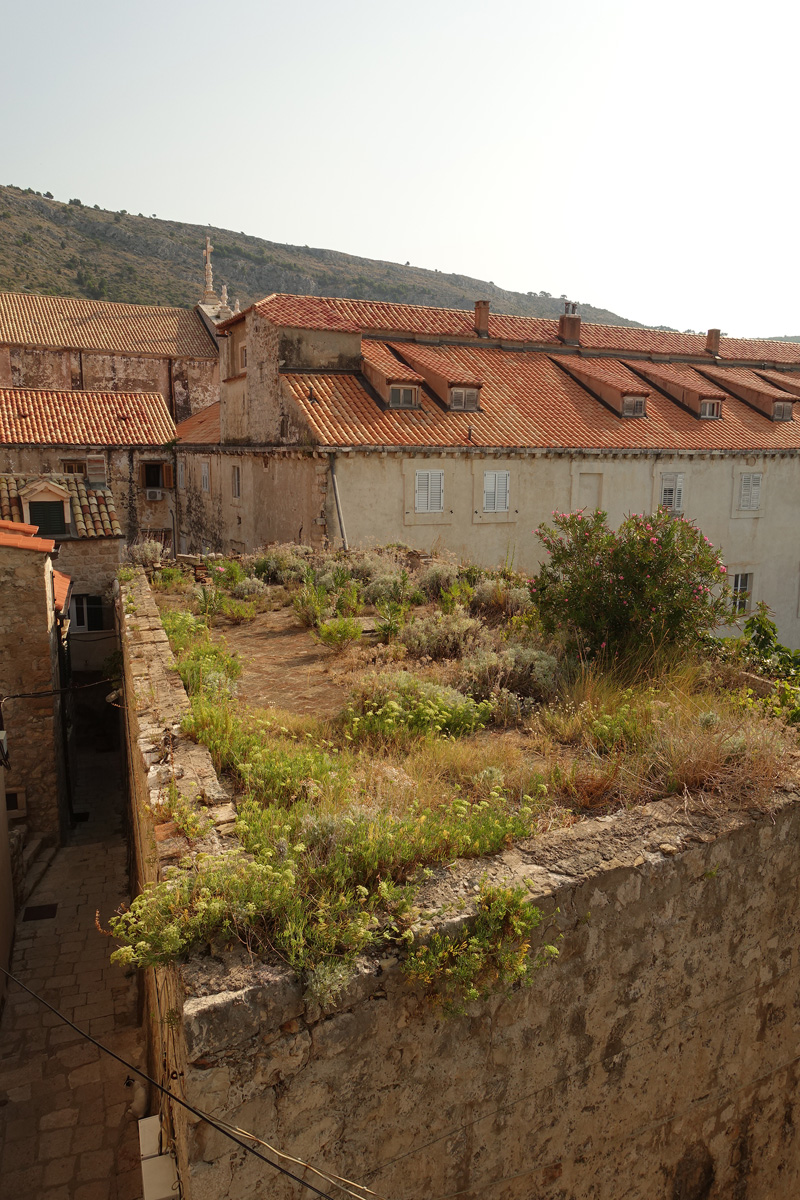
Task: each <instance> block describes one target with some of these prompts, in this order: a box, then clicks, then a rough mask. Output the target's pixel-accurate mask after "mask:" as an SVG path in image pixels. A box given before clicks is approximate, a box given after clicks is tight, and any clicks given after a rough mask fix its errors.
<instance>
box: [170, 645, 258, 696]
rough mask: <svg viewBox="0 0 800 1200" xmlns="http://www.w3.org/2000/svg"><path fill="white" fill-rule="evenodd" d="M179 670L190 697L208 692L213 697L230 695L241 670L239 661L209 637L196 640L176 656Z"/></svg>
mask: <svg viewBox="0 0 800 1200" xmlns="http://www.w3.org/2000/svg"><path fill="white" fill-rule="evenodd" d="M178 673H179V675H180V677H181V679H182V680H183V686H184V687H185V688H186V691H187V692H188V693H189V695H190V696H197V695H200V694H202V693H205V692H208V693H209V694H211V695H216V696H229V695H232V694H233V691H234V687H233V685H234V682H235V680H237V679H238V678H239V676H240V675H241V673H242V664H241V662H240V660H239V658H238V657H237V656H236V655H235V654H229V653H228V651H227V650H226V649H225V647H224V646H223V645H220V643H219V642H212V641H211V639H210V638H207V639H206V640H204V641H198V642H195V643H194V644H193V645H192V646H191V647H190V648H188V649H187V650H186V651H185V652H184V653H183V654H182V655H181V657H180V658H179V659H178Z"/></svg>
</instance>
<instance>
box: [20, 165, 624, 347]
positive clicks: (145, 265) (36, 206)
mask: <svg viewBox="0 0 800 1200" xmlns="http://www.w3.org/2000/svg"><path fill="white" fill-rule="evenodd" d="M207 235H208V236H210V237H211V240H212V244H213V246H214V255H213V263H214V281H215V285H216V286H217V288H218V289H219V288H220V287H221V286H222V284H223V283H225V284H227V285H228V293H229V296H230V298H231V301H233V299H234V298H238V300H239V302H240V304H241V306H242V308H245V307H246V306H247V305H248V304H250V303H252V301H254V300H258V299H260V298H261V297H262V296H266V295H269V294H270V293H271V292H293V293H296V294H299V295H318V296H352V297H357V298H360V299H365V300H391V301H398V302H403V303H407V304H431V305H437V306H441V307H449V308H465V309H468V308H471V307H472V306H473V304H474V303H475V301H476V300H477V299H488V300H490V301H491V304H492V309H493V310H494V311H495V312H504V313H512V314H514V315H517V316H536V317H555V316H558V314H559V313H560V312H563V308H564V305H563V298H559V297H551V296H549V295H548V294H547V293H543V292H534V291H531V292H528V293H527V294H523V293H522V292H511V291H506V290H504V289H503V288H500V287H497V286H496V285H495V284H494V283H487V282H486V281H485V280H481V279H471V278H469V277H468V276H465V275H445V274H442V273H441V272H440V271H429V270H425V269H423V268H422V267H412V266H410V265H408V264H406V265H405V266H403V265H401V264H400V263H390V262H380V261H376V260H374V259H369V258H357V257H355V255H352V254H342V253H340V252H339V251H336V250H320V249H317V248H315V247H311V246H288V245H283V244H281V243H279V242H268V241H264V240H263V239H262V238H257V237H249V236H248V235H247V234H245V233H234V232H232V231H231V230H228V229H215V228H213V227H212V226H210V225H209V226H204V225H189V224H185V223H184V222H181V221H164V220H161V219H157V218H156V217H152V216H144V215H142V214H141V213H140V214H139V215H138V216H137V215H134V214H131V213H127V212H117V213H113V212H107V211H106V210H105V209H101V208H98V207H96V206H95V207H92V206H90V205H88V204H83V203H81V202H80V201H79V200H78V199H72V200H70V201H69V202H68V203H61V202H60V201H58V200H54V199H52V198H49V197H48V196H46V195H45V196H42V195H39V194H38V193H37V192H34V191H33V190H32V189H30V188H28V189H26V190H24V191H23V190H22V189H21V188H17V187H11V186H9V187H0V291H17V292H20V291H26V292H43V293H45V294H49V295H63V296H85V297H88V298H90V299H94V300H118V301H123V302H126V303H130V304H165V305H178V306H189V305H192V304H195V303H197V301H198V300H199V299H200V295H201V292H202V283H203V248H204V246H205V238H206V236H207ZM570 298H571V299H575V297H570ZM580 308H581V314H582V316H583V318H584V320H586V321H596V322H600V323H603V324H610V325H636V326H639V325H640V322H638V321H631V320H628V319H627V318H625V317H621V316H619V315H618V314H617V313H613V312H609V310H608V309H604V308H594V307H593V306H592V305H590V304H585V303H581V305H580Z"/></svg>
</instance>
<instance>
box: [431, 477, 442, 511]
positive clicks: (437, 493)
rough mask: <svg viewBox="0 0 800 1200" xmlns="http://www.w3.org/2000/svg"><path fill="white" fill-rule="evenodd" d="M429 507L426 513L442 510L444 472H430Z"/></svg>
mask: <svg viewBox="0 0 800 1200" xmlns="http://www.w3.org/2000/svg"><path fill="white" fill-rule="evenodd" d="M430 476H431V483H430V507H429V508H428V512H443V510H444V471H431V473H430Z"/></svg>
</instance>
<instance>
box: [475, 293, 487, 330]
mask: <svg viewBox="0 0 800 1200" xmlns="http://www.w3.org/2000/svg"><path fill="white" fill-rule="evenodd" d="M475 332H476V333H477V335H478V337H488V336H489V301H488V300H476V301H475Z"/></svg>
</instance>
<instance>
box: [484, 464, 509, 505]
mask: <svg viewBox="0 0 800 1200" xmlns="http://www.w3.org/2000/svg"><path fill="white" fill-rule="evenodd" d="M483 511H484V512H487V513H493V512H508V471H484V472H483Z"/></svg>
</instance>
